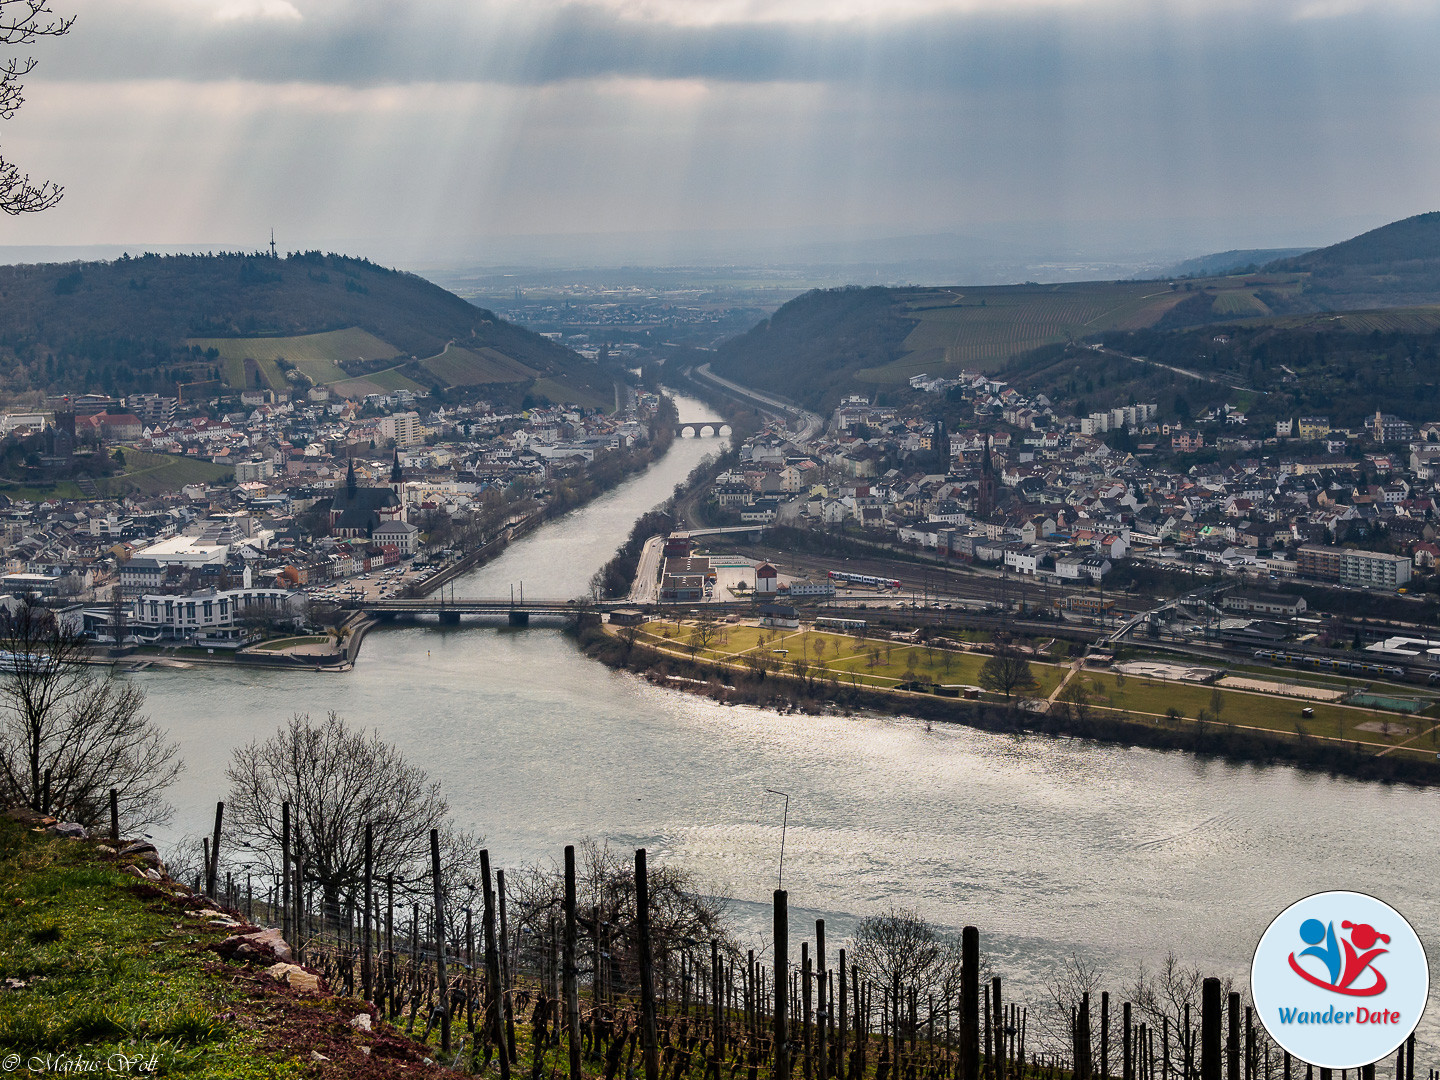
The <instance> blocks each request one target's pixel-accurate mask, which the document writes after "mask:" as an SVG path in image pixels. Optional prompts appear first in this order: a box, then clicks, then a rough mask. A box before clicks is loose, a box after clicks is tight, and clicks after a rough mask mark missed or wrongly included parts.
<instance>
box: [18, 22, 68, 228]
mask: <svg viewBox="0 0 1440 1080" xmlns="http://www.w3.org/2000/svg"><path fill="white" fill-rule="evenodd" d="M74 22H75V17H74V16H73V15H72V16H70V17H69V18H62V17H59V16H57V15H56V14H55V13H54V12H53V11H52V10H51V9H50V3H49V0H0V45H8V46H11V47H12V48H13V47H15V46H18V45H31V44H34V42H35V41H36V40H38V39H39V38H42V37H59V36H61V35H62V34H67V33H69V32H70V27H71V25H72V24H73V23H74ZM33 70H35V58H34V57H29V56H27V57H24V58H23V59H22V58H21V57H18V56H12V57H10V58H9V59H8V60H5V61H4V62H0V120H9V119H12V118H13V117H14V116H15V113H16V112H17V111H18V110H19V108H20V106H21V105H23V104H24V103H25V97H24V93H23V89H24V88H23V87H22V85H21V83H20V80H21V79H23V78H24V77H25V76H26V75H28V74H30V72H32V71H33ZM62 194H64V189H63V188H61V187H60V185H58V184H56V183H54V182H53V181H50V180H42V181H40V182H39V183H36V182H34V181H32V180H31V179H30V174H29V173H22V172H21V171H20V168H19V166H17V165H16V164H14V163H13V162H11V161H9V160H7V159H6V158H4V157H0V210H3V211H4V212H5V213H7V214H11V215H19V214H33V213H37V212H38V211H41V210H48V209H50V207H52V206H54V205H55V204H56V203H58V202H59V201H60V197H61V195H62Z"/></svg>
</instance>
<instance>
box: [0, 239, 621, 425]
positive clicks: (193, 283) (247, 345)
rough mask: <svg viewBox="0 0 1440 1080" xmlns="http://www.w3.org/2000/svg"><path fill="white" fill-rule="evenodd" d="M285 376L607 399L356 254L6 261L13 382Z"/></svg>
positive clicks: (45, 384) (52, 384) (131, 386)
mask: <svg viewBox="0 0 1440 1080" xmlns="http://www.w3.org/2000/svg"><path fill="white" fill-rule="evenodd" d="M287 372H299V374H300V375H303V376H304V378H305V379H308V380H309V381H310V382H314V383H321V384H329V385H332V386H336V387H337V388H338V389H340V390H341V391H342V392H357V391H358V392H378V391H381V390H385V389H389V390H395V389H402V388H404V389H428V388H430V387H441V388H444V387H450V386H484V387H485V388H486V389H485V393H486V394H487V395H489V396H493V397H497V398H502V399H507V398H509V397H515V398H517V400H518V398H519V397H520V396H523V395H524V394H525V393H530V392H534V393H536V394H541V395H544V396H547V397H549V398H551V399H552V400H553V399H555V398H557V397H563V398H564V399H565V400H571V401H576V402H579V403H582V404H587V405H597V406H598V405H604V404H607V403H610V402H613V400H614V393H613V377H614V374H615V373H614V372H611V371H608V370H602V368H601V367H600V366H599V365H597V364H594V363H592V362H590V361H587V360H585V359H584V358H583V357H581V356H579V355H578V354H576V353H575V352H573V351H572V350H570V349H567V348H565V347H564V346H562V345H559V344H557V343H556V342H553V341H551V340H549V339H548V338H544V337H541V336H539V335H537V334H533V333H531V332H529V331H528V330H525V329H522V328H521V327H518V326H515V325H513V324H511V323H507V322H505V321H504V320H502V319H500V318H498V317H496V316H495V315H494V314H493V313H492V312H489V311H486V310H484V309H483V308H478V307H475V306H474V305H473V304H470V303H468V302H467V301H465V300H462V299H461V298H459V297H458V296H455V295H454V294H452V293H449V292H446V291H445V290H444V289H442V288H440V287H439V286H437V285H434V284H432V283H431V282H429V281H426V280H425V279H423V278H421V277H418V276H416V275H414V274H407V273H401V272H398V271H395V270H388V269H385V268H384V267H381V266H378V265H376V264H374V263H371V262H369V261H367V260H364V259H355V258H350V257H347V256H340V255H326V254H321V253H319V252H306V253H303V254H294V255H290V256H287V257H284V258H278V259H277V258H270V257H268V256H264V255H245V254H221V255H174V256H161V255H143V256H141V257H139V258H128V257H125V258H121V259H117V260H115V261H113V262H89V263H65V264H39V265H28V266H13V267H3V268H0V386H3V387H4V388H5V389H7V390H12V391H14V390H45V391H50V392H57V391H62V390H63V391H105V392H108V393H118V394H124V393H133V392H142V391H159V392H165V393H170V394H173V393H175V388H176V386H177V384H187V383H190V384H193V383H202V384H203V383H206V382H219V383H220V384H223V385H229V386H232V387H233V386H257V385H258V386H265V385H268V386H273V387H275V388H277V389H280V388H283V387H284V386H285V385H286V383H287V381H290V382H293V381H294V379H295V378H296V377H298V376H295V375H291V376H290V378H289V380H287V377H286V375H287ZM317 376H319V377H317ZM355 380H359V382H358V383H355V385H353V386H352V385H347V384H349V383H352V382H354V381H355Z"/></svg>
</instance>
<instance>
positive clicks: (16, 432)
mask: <svg viewBox="0 0 1440 1080" xmlns="http://www.w3.org/2000/svg"><path fill="white" fill-rule="evenodd" d="M629 398H630V400H629V403H628V407H627V408H626V409H625V410H623V411H622V412H620V413H618V414H613V415H611V414H606V413H603V412H599V411H595V410H585V409H580V408H577V407H573V406H544V407H536V408H532V409H528V410H526V411H525V412H523V413H505V412H499V411H496V410H495V409H494V408H493V407H491V406H490V405H488V404H486V403H484V402H476V403H473V404H462V405H458V406H454V407H449V408H445V407H436V408H427V407H425V403H424V402H423V400H421V401H417V400H416V399H415V397H414V396H413V395H411V394H408V393H405V392H399V393H396V394H394V395H384V396H375V395H372V396H371V397H368V398H366V399H364V400H361V401H354V400H329V395H328V394H326V393H325V392H324V391H323V390H321V391H315V390H312V391H311V392H310V394H309V395H308V396H306V397H305V398H303V399H300V400H297V401H276V400H274V397H273V395H271V394H270V393H268V392H266V391H258V390H257V391H254V392H248V391H247V392H246V393H245V394H243V395H242V397H241V400H240V401H239V402H237V404H239V405H240V406H241V407H240V408H238V409H235V410H233V411H217V410H216V409H213V408H198V407H189V408H186V407H184V406H183V405H181V404H180V403H179V402H177V401H176V400H175V399H173V398H163V397H157V396H156V395H137V396H135V397H134V398H133V399H125V400H114V399H108V398H105V397H103V396H100V395H89V396H87V397H82V398H73V399H72V398H61V399H55V400H53V401H51V402H48V403H47V405H50V406H51V408H48V409H46V410H44V411H38V412H33V413H10V414H7V415H6V416H5V417H4V420H3V425H4V440H3V442H0V447H8V448H18V449H19V452H22V453H23V454H24V455H25V457H26V459H27V460H28V461H29V462H30V463H31V465H32V466H33V467H30V468H27V470H26V471H27V473H29V474H38V475H40V476H44V477H49V478H51V479H52V481H58V482H52V484H51V485H49V486H50V487H51V488H52V489H53V490H57V491H58V490H62V489H63V487H64V486H65V485H66V484H67V483H71V484H78V486H79V487H80V489H81V492H82V493H84V492H85V489H86V488H89V489H90V490H89V493H88V494H89V497H85V498H65V497H60V496H59V495H49V496H44V495H41V494H40V493H39V492H38V491H36V490H34V489H27V488H25V487H22V486H20V485H12V486H11V487H10V488H9V490H10V491H11V492H12V494H11V495H4V494H0V542H3V555H4V560H5V563H4V570H5V574H4V577H3V579H0V592H3V593H4V594H6V595H7V596H8V597H9V598H11V599H10V602H11V603H14V602H16V601H15V598H19V597H39V598H43V599H45V600H46V601H47V602H48V603H51V604H54V605H56V606H58V607H60V608H61V609H63V610H66V611H69V612H70V613H71V614H72V617H73V618H74V619H75V620H76V622H77V625H78V624H79V623H80V622H81V621H83V625H84V628H85V629H86V630H87V631H89V632H90V633H92V634H93V635H94V636H95V637H96V638H97V639H98V640H99V641H101V642H106V641H111V642H114V640H115V639H116V638H117V637H119V638H120V639H121V640H122V641H125V642H127V643H137V642H138V643H141V644H168V645H191V646H204V647H206V648H209V649H215V648H222V649H234V648H237V647H239V646H242V645H244V644H246V643H247V642H249V641H251V640H253V639H254V638H256V637H257V636H259V635H260V633H261V632H262V631H263V630H264V629H266V625H267V624H270V625H273V624H277V623H279V624H284V623H292V622H293V623H295V624H297V625H298V624H300V623H302V622H304V620H305V619H306V618H307V617H309V616H310V615H312V614H313V613H312V612H311V610H310V606H311V605H310V602H311V601H316V600H326V599H332V598H335V597H337V596H338V595H339V591H340V590H341V589H343V588H345V587H346V586H347V584H349V585H357V584H358V583H359V582H358V581H357V580H356V579H361V578H368V577H369V575H370V574H371V573H372V572H374V573H375V574H376V577H377V578H383V580H384V582H385V583H384V584H383V585H379V586H378V589H379V591H380V592H381V594H382V595H383V594H388V593H390V592H394V593H396V594H398V593H399V592H400V590H401V588H402V580H401V579H400V578H399V577H398V575H402V574H404V579H403V581H404V583H405V584H413V583H416V582H418V581H421V580H423V579H424V577H426V576H428V574H430V573H433V572H434V567H435V564H438V563H439V562H440V561H441V560H442V559H447V560H448V559H453V558H455V557H458V556H459V555H460V554H461V553H463V552H466V551H471V550H474V549H475V548H478V547H479V546H480V545H482V544H484V543H486V542H488V541H489V540H491V539H493V538H494V537H495V536H497V535H498V534H500V533H501V532H503V531H504V530H505V529H506V528H507V527H508V526H510V525H513V524H515V523H517V522H520V521H523V520H526V519H527V518H529V517H531V516H533V515H536V514H539V513H543V512H545V511H546V510H547V508H550V507H558V508H563V507H564V506H566V505H569V503H570V502H573V501H574V500H575V499H576V498H577V497H578V496H577V495H576V494H575V490H574V489H575V488H576V487H577V486H578V485H581V484H584V483H591V484H593V483H596V482H606V481H608V482H613V480H614V479H617V478H618V475H619V473H618V471H617V466H616V465H614V464H613V463H617V462H619V461H620V459H621V458H622V457H623V455H622V454H618V453H616V452H620V451H628V450H632V449H637V448H645V447H648V446H650V444H651V441H652V439H655V438H657V437H663V438H665V439H668V438H669V437H671V435H672V434H673V424H672V423H671V418H672V417H673V412H672V411H669V410H670V406H669V404H668V403H664V404H662V399H661V398H660V397H658V396H657V395H654V394H637V393H633V392H632V393H631V394H630V395H629ZM127 453H128V454H129V455H130V457H131V458H136V457H141V456H143V457H144V458H145V460H146V461H152V460H153V461H160V462H164V463H165V464H163V465H161V466H160V468H159V469H158V470H156V472H155V475H157V476H160V477H162V479H163V477H165V476H170V475H175V476H184V475H186V468H187V467H190V466H191V465H192V463H194V464H195V465H199V464H200V463H205V464H208V465H209V466H211V467H212V469H211V472H212V474H213V475H215V476H216V479H214V480H211V481H206V482H187V483H181V484H177V485H176V486H175V488H174V489H173V490H163V491H158V492H156V493H153V494H145V493H141V492H132V493H130V494H126V495H122V496H119V497H115V498H104V497H96V495H97V493H98V492H99V489H98V488H97V486H96V485H97V484H101V483H107V482H108V481H105V480H99V481H97V480H92V479H83V478H82V479H80V480H79V481H69V482H67V481H64V480H61V479H60V478H63V477H66V476H70V475H81V474H82V473H83V470H80V471H77V470H76V465H77V463H81V462H83V461H84V460H85V459H87V458H89V459H96V458H104V459H106V462H107V463H108V462H123V461H124V460H125V456H126V454H127ZM160 455H164V456H160ZM597 457H598V458H599V459H600V461H601V464H602V465H603V466H604V468H603V469H602V468H601V466H597V465H596V459H597ZM610 472H615V476H610V475H609V473H610ZM27 496H28V497H27ZM389 575H397V578H396V579H394V580H391V578H390V576H389Z"/></svg>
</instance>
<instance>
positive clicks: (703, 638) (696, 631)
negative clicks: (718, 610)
mask: <svg viewBox="0 0 1440 1080" xmlns="http://www.w3.org/2000/svg"><path fill="white" fill-rule="evenodd" d="M718 633H719V626H718V625H717V624H716V622H715V620H714V618H712V617H711V616H709V615H701V616H700V618H699V620H698V621H697V622H696V623H695V625H694V626H693V627H691V629H690V646H689V647H690V655H691V656H695V655H696V654H698V653H702V652H705V651H707V650H708V649H709V648H710V646H711V644H712V643H713V642H714V641H715V637H716V635H717V634H718Z"/></svg>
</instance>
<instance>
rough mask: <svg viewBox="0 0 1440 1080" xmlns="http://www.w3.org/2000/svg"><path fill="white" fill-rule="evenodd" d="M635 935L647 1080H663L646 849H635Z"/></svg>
mask: <svg viewBox="0 0 1440 1080" xmlns="http://www.w3.org/2000/svg"><path fill="white" fill-rule="evenodd" d="M635 931H636V936H637V938H638V941H637V942H636V944H637V946H638V948H637V952H638V954H639V962H640V1036H641V1044H642V1048H643V1050H644V1055H645V1080H660V1056H659V1045H658V1044H659V1033H658V1032H657V1031H656V1028H655V979H654V972H653V971H652V969H651V952H650V883H649V881H648V879H647V877H646V872H645V849H644V848H636V849H635Z"/></svg>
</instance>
